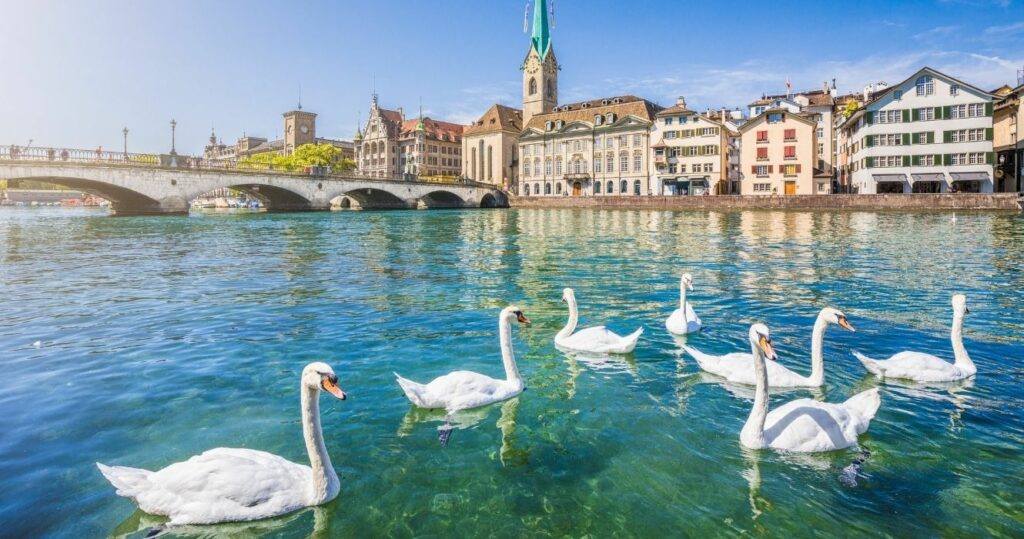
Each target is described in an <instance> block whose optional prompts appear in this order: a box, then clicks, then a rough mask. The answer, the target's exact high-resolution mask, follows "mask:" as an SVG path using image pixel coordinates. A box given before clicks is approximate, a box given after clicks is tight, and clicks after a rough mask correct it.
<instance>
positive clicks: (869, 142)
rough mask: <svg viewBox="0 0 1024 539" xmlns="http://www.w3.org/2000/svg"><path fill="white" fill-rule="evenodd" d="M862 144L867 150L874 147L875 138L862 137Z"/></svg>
mask: <svg viewBox="0 0 1024 539" xmlns="http://www.w3.org/2000/svg"><path fill="white" fill-rule="evenodd" d="M864 144H866V145H867V147H868V148H870V147H872V146H874V145H875V136H874V135H868V136H866V137H864Z"/></svg>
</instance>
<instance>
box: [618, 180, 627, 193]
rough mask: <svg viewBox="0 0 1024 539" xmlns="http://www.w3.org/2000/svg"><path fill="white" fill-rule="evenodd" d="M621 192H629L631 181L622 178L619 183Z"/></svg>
mask: <svg viewBox="0 0 1024 539" xmlns="http://www.w3.org/2000/svg"><path fill="white" fill-rule="evenodd" d="M619 192H620V193H622V194H626V193H628V192H629V182H627V181H626V180H622V181H621V182H620V183H619Z"/></svg>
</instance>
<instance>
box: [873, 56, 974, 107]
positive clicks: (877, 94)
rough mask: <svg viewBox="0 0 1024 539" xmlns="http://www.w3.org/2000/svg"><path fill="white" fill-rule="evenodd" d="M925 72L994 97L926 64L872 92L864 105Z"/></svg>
mask: <svg viewBox="0 0 1024 539" xmlns="http://www.w3.org/2000/svg"><path fill="white" fill-rule="evenodd" d="M925 73H927V74H929V75H932V76H934V77H939V78H943V79H946V80H948V81H951V82H954V83H956V84H959V85H960V87H961V88H969V89H971V90H974V91H975V92H977V93H979V94H981V95H985V96H988V97H994V96H993V95H992V94H991V93H989V92H986V91H985V90H982V89H981V88H978V87H977V86H974V85H973V84H967V83H966V82H964V81H962V80H960V79H957V78H955V77H951V76H949V75H947V74H945V73H943V72H941V71H936V70H934V69H932V68H930V67H928V66H925V67H922V68H921V69H918V70H917V71H916V72H915V73H914V74H913V75H911V76H909V77H907V78H906V79H903V81H902V82H900V83H899V84H894V85H892V86H890V87H888V88H886V89H885V90H882V91H881V92H876V93H874V94H872V96H871V100H870V101H868V102H867V103H865V106H867V105H870V104H871V103H874V102H875V101H878V100H879V99H881V98H883V97H885V96H886V95H888V94H889V92H892V91H894V90H896V89H898V88H900V87H901V86H903V85H904V84H906V83H908V82H910V81H912V80H916V79H917V78H918V77H920V76H921V75H924V74H925Z"/></svg>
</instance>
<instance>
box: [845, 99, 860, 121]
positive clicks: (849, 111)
mask: <svg viewBox="0 0 1024 539" xmlns="http://www.w3.org/2000/svg"><path fill="white" fill-rule="evenodd" d="M858 109H860V103H858V102H856V101H847V102H846V106H845V107H843V118H849V117H850V116H853V115H854V114H856V112H857V110H858Z"/></svg>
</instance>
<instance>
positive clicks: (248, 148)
mask: <svg viewBox="0 0 1024 539" xmlns="http://www.w3.org/2000/svg"><path fill="white" fill-rule="evenodd" d="M283 116H284V138H281V139H277V140H267V139H266V138H264V137H250V136H247V135H242V137H241V138H239V139H238V141H237V142H236V143H235V144H233V145H227V144H224V142H223V141H221V140H219V139H218V138H217V133H216V132H214V131H211V132H210V140H209V143H208V144H207V145H206V147H205V148H203V159H205V160H208V161H212V162H220V163H234V162H237V161H238V160H240V159H245V158H246V157H250V156H252V155H256V154H261V153H279V154H282V155H291V153H292V152H294V151H295V148H297V147H299V146H302V145H303V144H330V145H332V146H334V147H336V148H338V149H339V150H341V155H342V157H343V158H345V159H352V158H354V154H355V149H354V144H353V143H352V142H351V141H347V140H339V139H330V138H324V137H318V136H317V135H316V113H313V112H308V111H304V110H302V108H301V107H299V108H298V109H296V110H292V111H289V112H286V113H284V114H283Z"/></svg>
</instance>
